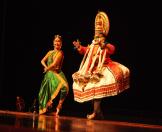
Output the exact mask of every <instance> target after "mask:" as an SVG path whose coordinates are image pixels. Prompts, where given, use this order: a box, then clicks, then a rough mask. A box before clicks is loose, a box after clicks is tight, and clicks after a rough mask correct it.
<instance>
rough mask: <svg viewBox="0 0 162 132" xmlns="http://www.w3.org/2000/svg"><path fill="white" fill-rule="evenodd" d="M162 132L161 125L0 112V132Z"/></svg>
mask: <svg viewBox="0 0 162 132" xmlns="http://www.w3.org/2000/svg"><path fill="white" fill-rule="evenodd" d="M35 131H47V132H162V126H161V125H151V124H145V123H132V122H125V121H112V120H87V119H86V118H80V117H71V116H59V117H56V116H55V115H38V114H33V113H28V112H13V111H3V110H2V111H1V110H0V132H35Z"/></svg>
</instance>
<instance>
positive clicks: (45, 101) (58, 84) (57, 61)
mask: <svg viewBox="0 0 162 132" xmlns="http://www.w3.org/2000/svg"><path fill="white" fill-rule="evenodd" d="M53 46H54V49H53V50H50V51H49V52H48V53H47V54H46V55H45V56H44V58H43V59H42V60H41V64H42V65H43V67H44V73H45V75H44V78H43V80H42V83H41V87H40V91H39V95H38V101H39V114H44V113H46V112H48V108H51V107H52V103H53V100H54V99H55V98H56V96H57V95H58V94H59V93H60V100H59V103H58V105H57V108H56V116H58V114H59V112H60V110H61V108H62V104H63V102H64V100H65V98H66V96H67V94H68V91H69V86H68V82H67V79H66V77H65V75H64V73H63V72H62V70H61V67H62V63H63V59H64V54H63V51H62V50H61V47H62V37H61V36H59V35H55V37H54V39H53Z"/></svg>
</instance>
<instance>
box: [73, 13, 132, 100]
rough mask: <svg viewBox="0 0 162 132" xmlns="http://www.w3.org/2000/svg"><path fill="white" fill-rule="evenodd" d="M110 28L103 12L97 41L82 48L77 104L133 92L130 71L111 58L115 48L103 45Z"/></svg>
mask: <svg viewBox="0 0 162 132" xmlns="http://www.w3.org/2000/svg"><path fill="white" fill-rule="evenodd" d="M109 27H110V24H109V19H108V16H107V15H106V13H104V12H99V13H98V14H97V15H96V18H95V37H94V40H93V41H92V43H91V44H90V45H89V46H87V47H84V46H81V45H80V46H79V47H78V51H79V53H80V54H84V57H83V60H82V62H81V64H80V67H79V70H78V71H77V72H75V73H74V74H73V75H72V77H73V81H74V82H73V92H74V100H75V101H77V102H85V101H90V100H94V99H101V98H104V97H109V96H114V95H117V94H119V93H121V92H122V91H124V90H126V89H127V88H129V74H130V72H129V69H128V68H127V67H126V66H124V65H122V64H120V63H118V62H115V61H112V60H111V58H110V55H112V54H114V52H115V46H114V45H112V44H110V43H108V42H106V41H101V39H102V38H104V37H106V36H107V34H108V31H109ZM100 34H102V36H101V37H100Z"/></svg>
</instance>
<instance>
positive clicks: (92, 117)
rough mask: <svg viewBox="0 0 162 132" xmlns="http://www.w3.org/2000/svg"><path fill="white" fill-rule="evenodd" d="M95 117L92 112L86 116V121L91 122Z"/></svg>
mask: <svg viewBox="0 0 162 132" xmlns="http://www.w3.org/2000/svg"><path fill="white" fill-rule="evenodd" d="M95 117H96V113H95V112H93V113H92V114H90V115H87V119H89V120H93V119H95Z"/></svg>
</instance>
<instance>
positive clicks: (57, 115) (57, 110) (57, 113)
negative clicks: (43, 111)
mask: <svg viewBox="0 0 162 132" xmlns="http://www.w3.org/2000/svg"><path fill="white" fill-rule="evenodd" d="M59 112H60V109H58V108H57V109H56V117H59Z"/></svg>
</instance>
